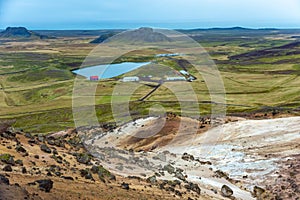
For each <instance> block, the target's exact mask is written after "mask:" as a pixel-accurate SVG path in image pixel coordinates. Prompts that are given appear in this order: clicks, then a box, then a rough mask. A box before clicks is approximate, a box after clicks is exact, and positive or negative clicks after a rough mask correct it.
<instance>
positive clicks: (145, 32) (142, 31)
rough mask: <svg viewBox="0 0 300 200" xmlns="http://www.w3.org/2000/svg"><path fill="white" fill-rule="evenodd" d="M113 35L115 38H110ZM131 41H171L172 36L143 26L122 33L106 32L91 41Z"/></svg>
mask: <svg viewBox="0 0 300 200" xmlns="http://www.w3.org/2000/svg"><path fill="white" fill-rule="evenodd" d="M112 36H113V39H110V38H111V37H112ZM110 41H117V42H131V43H140V42H146V43H155V42H171V41H172V40H171V38H169V37H167V36H165V35H164V34H162V33H159V32H155V31H154V30H153V29H152V28H146V27H142V28H139V29H136V30H130V31H126V32H122V33H120V34H111V33H108V34H104V35H101V36H100V37H99V38H97V39H95V40H93V41H92V42H91V43H102V42H110Z"/></svg>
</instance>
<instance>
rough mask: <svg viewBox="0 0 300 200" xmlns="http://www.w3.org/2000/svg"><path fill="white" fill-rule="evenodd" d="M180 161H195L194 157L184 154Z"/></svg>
mask: <svg viewBox="0 0 300 200" xmlns="http://www.w3.org/2000/svg"><path fill="white" fill-rule="evenodd" d="M181 159H182V160H186V161H193V160H195V158H194V156H193V155H191V154H188V153H184V154H183V155H182V157H181Z"/></svg>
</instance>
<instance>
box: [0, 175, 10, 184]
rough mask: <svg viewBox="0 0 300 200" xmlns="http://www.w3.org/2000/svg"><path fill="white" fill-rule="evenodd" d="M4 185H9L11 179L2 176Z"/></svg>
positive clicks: (0, 178) (0, 176)
mask: <svg viewBox="0 0 300 200" xmlns="http://www.w3.org/2000/svg"><path fill="white" fill-rule="evenodd" d="M1 183H4V184H6V185H9V179H8V178H6V177H5V176H4V175H2V174H0V184H1Z"/></svg>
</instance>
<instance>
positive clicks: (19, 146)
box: [16, 145, 27, 153]
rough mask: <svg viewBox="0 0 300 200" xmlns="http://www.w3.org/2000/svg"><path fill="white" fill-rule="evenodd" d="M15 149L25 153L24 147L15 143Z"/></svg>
mask: <svg viewBox="0 0 300 200" xmlns="http://www.w3.org/2000/svg"><path fill="white" fill-rule="evenodd" d="M16 151H17V152H19V153H26V152H27V151H26V149H25V148H24V147H23V146H21V145H17V147H16Z"/></svg>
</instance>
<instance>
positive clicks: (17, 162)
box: [15, 159, 23, 166]
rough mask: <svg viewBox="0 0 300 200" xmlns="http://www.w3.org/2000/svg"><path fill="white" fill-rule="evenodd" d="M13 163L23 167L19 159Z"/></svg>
mask: <svg viewBox="0 0 300 200" xmlns="http://www.w3.org/2000/svg"><path fill="white" fill-rule="evenodd" d="M15 163H16V164H17V165H20V166H23V161H22V160H20V159H18V160H16V161H15Z"/></svg>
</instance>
